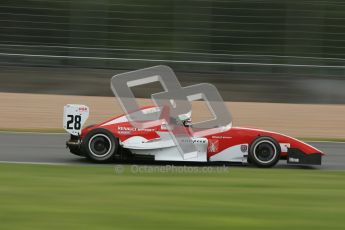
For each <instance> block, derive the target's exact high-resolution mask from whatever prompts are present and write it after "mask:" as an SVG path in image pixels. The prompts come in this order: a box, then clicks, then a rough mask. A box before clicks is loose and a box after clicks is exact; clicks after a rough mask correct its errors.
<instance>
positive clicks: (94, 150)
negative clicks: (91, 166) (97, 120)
mask: <svg viewBox="0 0 345 230" xmlns="http://www.w3.org/2000/svg"><path fill="white" fill-rule="evenodd" d="M111 148H112V143H111V140H110V138H109V137H108V136H106V135H104V134H96V135H94V136H93V137H91V138H90V140H89V150H90V153H91V154H92V155H93V156H94V157H97V158H102V157H105V156H107V155H108V154H109V153H110V151H111Z"/></svg>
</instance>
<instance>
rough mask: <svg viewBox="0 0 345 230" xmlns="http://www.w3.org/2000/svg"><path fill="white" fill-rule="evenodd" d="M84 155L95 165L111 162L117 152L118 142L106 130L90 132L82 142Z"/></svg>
mask: <svg viewBox="0 0 345 230" xmlns="http://www.w3.org/2000/svg"><path fill="white" fill-rule="evenodd" d="M83 149H84V151H85V155H86V157H87V158H89V159H90V160H92V161H94V162H97V163H106V162H110V161H113V160H114V158H115V155H116V154H117V153H118V150H119V141H118V139H117V138H116V137H114V135H113V134H112V133H111V132H110V131H108V130H106V129H101V128H98V129H94V130H91V131H90V132H89V133H88V134H87V135H86V136H85V137H84V140H83Z"/></svg>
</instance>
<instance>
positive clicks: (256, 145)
mask: <svg viewBox="0 0 345 230" xmlns="http://www.w3.org/2000/svg"><path fill="white" fill-rule="evenodd" d="M280 152H281V150H280V146H279V144H278V143H277V141H276V140H274V139H273V138H271V137H259V138H257V139H255V140H254V141H253V143H252V144H251V145H250V150H249V161H250V162H251V163H252V164H254V165H256V166H258V167H262V168H268V167H273V166H274V165H276V164H277V163H278V161H279V158H280Z"/></svg>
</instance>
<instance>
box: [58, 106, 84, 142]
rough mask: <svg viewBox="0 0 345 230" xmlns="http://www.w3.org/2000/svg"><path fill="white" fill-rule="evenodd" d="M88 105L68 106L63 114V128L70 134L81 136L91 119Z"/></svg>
mask: <svg viewBox="0 0 345 230" xmlns="http://www.w3.org/2000/svg"><path fill="white" fill-rule="evenodd" d="M89 111H90V110H89V107H87V106H86V105H77V104H67V105H65V106H64V112H63V128H64V129H65V130H66V131H67V132H68V133H70V134H72V135H75V136H79V135H80V134H81V129H82V127H83V125H84V124H85V122H86V120H87V119H88V117H89Z"/></svg>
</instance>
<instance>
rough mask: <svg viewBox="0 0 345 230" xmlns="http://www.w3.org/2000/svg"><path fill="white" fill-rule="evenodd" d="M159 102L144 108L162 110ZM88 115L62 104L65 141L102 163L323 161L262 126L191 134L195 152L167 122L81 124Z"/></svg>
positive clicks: (187, 123)
mask: <svg viewBox="0 0 345 230" xmlns="http://www.w3.org/2000/svg"><path fill="white" fill-rule="evenodd" d="M159 110H160V108H158V107H155V106H147V107H142V108H141V112H143V113H145V114H150V113H154V112H157V111H159ZM88 116H89V108H88V107H87V106H85V105H75V104H68V105H66V106H65V107H64V119H63V120H64V121H63V122H64V128H65V130H66V131H67V132H68V133H70V134H71V136H70V139H69V140H68V141H67V142H66V144H67V147H68V148H69V150H70V152H71V153H73V154H75V155H79V156H84V157H87V158H89V159H90V160H92V161H94V162H98V163H104V162H113V161H116V160H124V159H146V160H149V161H164V162H166V161H167V162H172V161H188V162H229V163H240V164H248V163H249V164H252V165H255V166H257V167H273V166H274V165H276V164H277V162H278V161H279V160H282V159H284V160H287V164H291V165H321V160H322V156H323V155H324V153H322V152H321V151H320V150H318V149H316V148H314V147H313V146H311V145H309V144H307V143H304V142H302V141H300V140H297V139H295V138H292V137H289V136H286V135H283V134H280V133H276V132H270V131H265V130H261V129H253V128H244V127H232V128H230V129H229V130H226V131H222V132H219V133H216V134H210V135H205V136H201V137H200V136H198V137H194V136H190V139H191V140H192V143H193V145H194V146H195V149H196V152H197V154H195V155H192V156H189V157H184V156H183V155H181V152H180V150H179V149H178V146H177V145H176V142H175V141H173V139H172V137H171V134H170V133H169V131H168V129H167V127H166V124H165V123H161V124H158V125H156V126H153V127H150V128H137V127H134V126H133V125H132V123H131V122H130V121H129V120H128V115H126V114H123V115H120V116H116V117H114V118H112V119H110V120H107V121H105V122H102V123H100V124H95V125H90V126H88V127H85V128H82V126H83V124H84V123H85V122H86V120H87V118H88ZM181 123H182V124H183V127H184V128H185V129H186V130H188V129H190V128H191V125H192V122H191V114H189V115H187V116H183V117H182V118H181ZM188 133H189V132H188Z"/></svg>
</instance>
